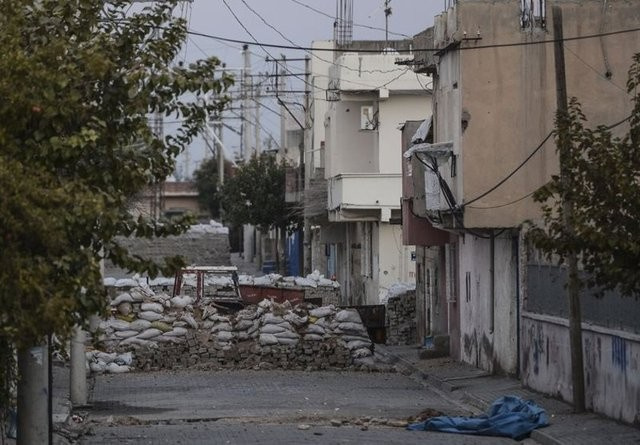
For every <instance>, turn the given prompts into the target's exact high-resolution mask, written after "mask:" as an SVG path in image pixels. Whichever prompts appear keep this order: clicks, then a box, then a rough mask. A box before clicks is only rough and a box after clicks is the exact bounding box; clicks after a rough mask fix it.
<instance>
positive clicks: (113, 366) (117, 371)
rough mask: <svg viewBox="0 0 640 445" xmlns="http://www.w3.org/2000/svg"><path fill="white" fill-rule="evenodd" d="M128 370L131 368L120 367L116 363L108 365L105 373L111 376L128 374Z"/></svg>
mask: <svg viewBox="0 0 640 445" xmlns="http://www.w3.org/2000/svg"><path fill="white" fill-rule="evenodd" d="M130 370H131V368H129V367H128V366H126V365H124V366H121V365H118V364H117V363H109V364H108V365H107V367H106V371H107V372H109V373H111V374H121V373H123V372H129V371H130Z"/></svg>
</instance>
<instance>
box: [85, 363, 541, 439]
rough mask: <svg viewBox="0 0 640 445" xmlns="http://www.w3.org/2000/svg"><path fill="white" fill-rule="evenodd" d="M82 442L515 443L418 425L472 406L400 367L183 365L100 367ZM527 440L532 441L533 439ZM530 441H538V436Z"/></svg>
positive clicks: (461, 412) (463, 411)
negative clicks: (426, 414)
mask: <svg viewBox="0 0 640 445" xmlns="http://www.w3.org/2000/svg"><path fill="white" fill-rule="evenodd" d="M92 404H93V409H92V410H91V411H89V412H88V415H87V417H86V418H85V420H84V423H85V427H86V429H87V430H88V434H87V435H85V436H83V437H82V438H81V440H80V443H82V444H395V443H398V444H421V445H422V444H451V445H458V444H503V443H504V444H506V443H515V442H514V441H512V440H510V439H501V438H495V437H493V438H492V437H474V436H461V435H452V434H443V433H432V432H413V431H407V430H406V429H404V428H403V427H402V426H400V424H399V423H398V422H400V421H403V420H406V419H407V418H408V417H411V416H415V415H417V414H418V413H420V412H421V411H423V410H425V409H431V410H437V411H440V412H442V413H445V414H449V415H460V414H469V412H468V411H467V410H466V409H465V408H464V407H462V406H461V405H459V404H457V403H456V402H455V401H454V400H453V399H450V398H448V397H447V395H446V394H444V393H439V392H437V391H436V390H434V389H430V388H425V387H424V386H422V385H420V384H418V383H416V382H414V381H413V380H411V379H410V378H408V377H405V376H403V375H401V374H386V373H371V374H369V373H359V372H312V373H311V372H296V371H182V372H166V371H165V372H156V373H131V374H120V375H103V376H97V377H96V382H95V386H94V389H93V396H92ZM525 443H527V442H525ZM528 443H534V442H531V441H529V442H528Z"/></svg>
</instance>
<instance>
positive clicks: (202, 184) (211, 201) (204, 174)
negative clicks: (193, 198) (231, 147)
mask: <svg viewBox="0 0 640 445" xmlns="http://www.w3.org/2000/svg"><path fill="white" fill-rule="evenodd" d="M230 175H231V163H229V162H225V164H224V177H226V178H228V177H229V176H230ZM193 177H194V180H195V183H196V189H198V202H199V203H200V205H201V206H202V207H204V208H206V209H207V210H208V211H209V215H211V217H212V218H219V217H220V195H219V190H218V188H219V185H218V160H217V159H215V158H209V159H205V160H204V161H202V163H201V164H200V166H199V167H198V169H197V170H196V171H195V172H194V173H193Z"/></svg>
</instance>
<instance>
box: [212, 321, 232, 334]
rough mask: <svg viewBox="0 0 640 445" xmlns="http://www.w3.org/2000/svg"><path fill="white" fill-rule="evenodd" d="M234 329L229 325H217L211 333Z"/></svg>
mask: <svg viewBox="0 0 640 445" xmlns="http://www.w3.org/2000/svg"><path fill="white" fill-rule="evenodd" d="M232 329H233V327H231V325H230V324H229V323H217V324H216V325H215V326H214V327H212V328H211V332H213V333H215V332H220V331H227V332H228V331H231V330H232Z"/></svg>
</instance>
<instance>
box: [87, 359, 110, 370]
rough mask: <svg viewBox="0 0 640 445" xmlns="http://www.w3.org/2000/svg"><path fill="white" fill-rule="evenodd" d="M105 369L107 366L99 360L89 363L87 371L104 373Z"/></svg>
mask: <svg viewBox="0 0 640 445" xmlns="http://www.w3.org/2000/svg"><path fill="white" fill-rule="evenodd" d="M106 367H107V364H106V363H105V362H103V361H101V360H98V361H97V362H91V363H89V369H91V371H92V372H104V370H105V368H106Z"/></svg>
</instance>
